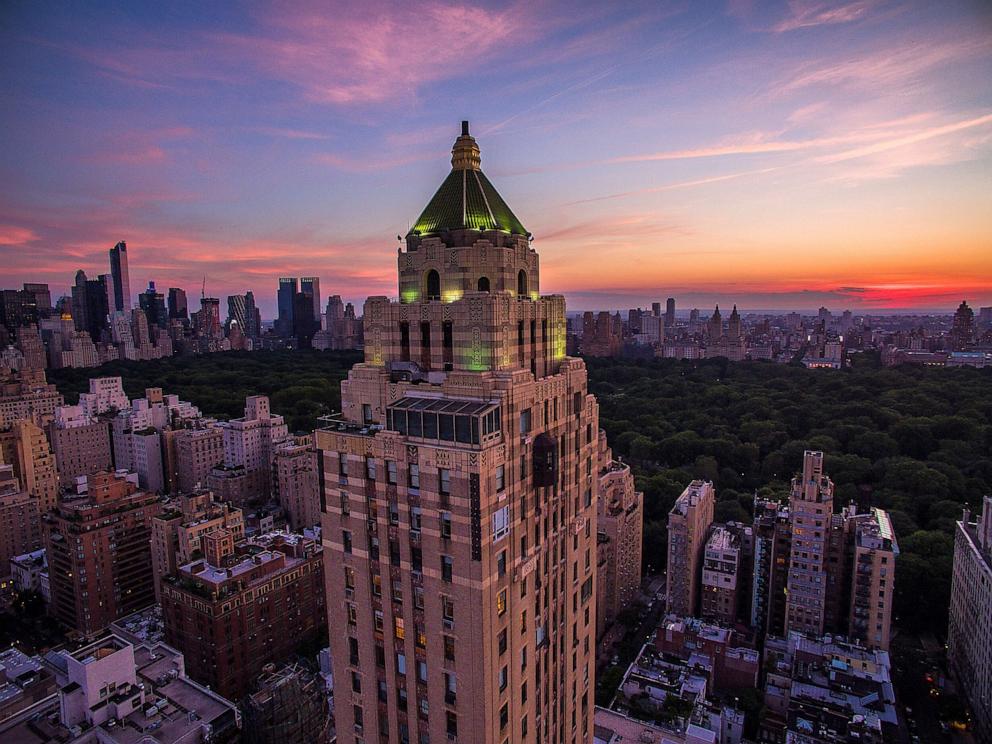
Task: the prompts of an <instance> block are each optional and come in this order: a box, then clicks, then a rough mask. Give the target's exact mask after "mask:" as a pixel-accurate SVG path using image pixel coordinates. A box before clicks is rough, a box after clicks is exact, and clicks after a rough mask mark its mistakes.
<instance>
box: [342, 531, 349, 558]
mask: <svg viewBox="0 0 992 744" xmlns="http://www.w3.org/2000/svg"><path fill="white" fill-rule="evenodd" d="M341 541H342V542H343V543H344V552H345V553H350V552H351V532H349V531H348V530H341Z"/></svg>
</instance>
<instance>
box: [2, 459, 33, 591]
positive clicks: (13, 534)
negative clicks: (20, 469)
mask: <svg viewBox="0 0 992 744" xmlns="http://www.w3.org/2000/svg"><path fill="white" fill-rule="evenodd" d="M40 547H41V517H40V516H39V513H38V502H37V501H35V500H34V499H33V498H31V495H30V494H29V493H28V492H27V491H22V490H21V484H20V483H18V481H17V478H16V477H15V476H14V466H13V465H0V577H5V576H9V575H10V559H11V558H13V557H14V556H18V555H23V554H24V553H30V552H32V551H34V550H37V549H38V548H40Z"/></svg>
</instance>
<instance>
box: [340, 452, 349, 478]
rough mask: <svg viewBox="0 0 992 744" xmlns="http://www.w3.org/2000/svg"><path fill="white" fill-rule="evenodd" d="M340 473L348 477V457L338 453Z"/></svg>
mask: <svg viewBox="0 0 992 744" xmlns="http://www.w3.org/2000/svg"><path fill="white" fill-rule="evenodd" d="M338 473H340V474H341V476H342V477H344V476H347V475H348V455H346V454H345V453H344V452H339V453H338Z"/></svg>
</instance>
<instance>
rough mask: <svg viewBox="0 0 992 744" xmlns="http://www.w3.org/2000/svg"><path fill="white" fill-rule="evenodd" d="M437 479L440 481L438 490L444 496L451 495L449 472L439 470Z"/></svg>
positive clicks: (442, 469)
mask: <svg viewBox="0 0 992 744" xmlns="http://www.w3.org/2000/svg"><path fill="white" fill-rule="evenodd" d="M438 477H439V480H440V485H439V489H440V492H441V493H442V494H444V495H445V496H447V495H450V494H451V471H450V470H446V469H445V468H441V469H440V470H439V471H438Z"/></svg>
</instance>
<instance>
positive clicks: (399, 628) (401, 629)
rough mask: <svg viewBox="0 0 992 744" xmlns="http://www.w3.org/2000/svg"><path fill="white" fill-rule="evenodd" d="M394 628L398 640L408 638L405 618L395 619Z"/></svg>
mask: <svg viewBox="0 0 992 744" xmlns="http://www.w3.org/2000/svg"><path fill="white" fill-rule="evenodd" d="M393 626H394V630H395V633H396V637H397V638H399V639H400V640H402V639H403V638H406V625H405V621H404V620H403V618H401V617H396V618H393Z"/></svg>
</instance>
